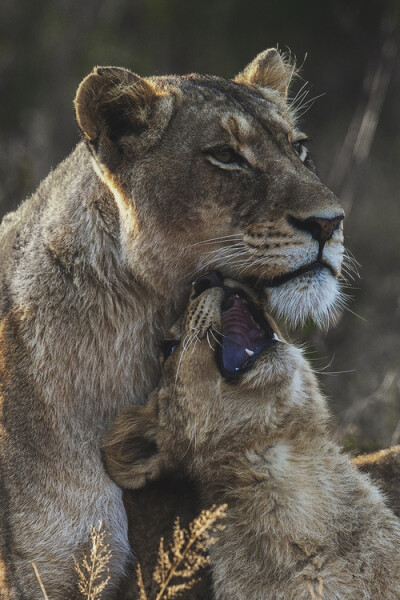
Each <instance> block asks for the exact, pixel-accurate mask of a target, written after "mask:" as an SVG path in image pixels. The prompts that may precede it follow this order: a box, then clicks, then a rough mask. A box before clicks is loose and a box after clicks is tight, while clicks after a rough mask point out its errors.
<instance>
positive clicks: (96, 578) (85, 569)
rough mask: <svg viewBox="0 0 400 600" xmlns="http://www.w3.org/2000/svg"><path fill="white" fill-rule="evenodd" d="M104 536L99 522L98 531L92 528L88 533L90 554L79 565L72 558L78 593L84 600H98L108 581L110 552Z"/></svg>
mask: <svg viewBox="0 0 400 600" xmlns="http://www.w3.org/2000/svg"><path fill="white" fill-rule="evenodd" d="M105 536H106V533H105V531H104V530H103V525H102V523H101V522H100V523H99V526H98V529H96V528H95V527H93V528H92V531H91V533H90V540H91V545H90V554H89V555H88V556H86V555H84V556H83V557H82V560H81V562H80V563H79V562H78V561H77V560H76V559H75V558H74V561H75V571H76V572H77V574H78V587H79V591H80V592H81V594H82V597H83V598H85V600H99V599H100V598H101V594H102V592H103V590H104V588H105V587H106V586H107V584H108V582H109V581H110V575H109V570H108V563H109V562H110V558H111V550H110V549H109V545H108V544H107V543H106V542H105Z"/></svg>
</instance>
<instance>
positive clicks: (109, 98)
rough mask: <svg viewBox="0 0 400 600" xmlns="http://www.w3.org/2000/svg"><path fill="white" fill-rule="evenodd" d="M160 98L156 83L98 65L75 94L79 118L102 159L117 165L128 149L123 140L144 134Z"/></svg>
mask: <svg viewBox="0 0 400 600" xmlns="http://www.w3.org/2000/svg"><path fill="white" fill-rule="evenodd" d="M158 99H159V96H158V94H157V92H156V90H155V88H154V87H153V85H152V84H151V83H150V82H149V81H147V80H146V79H143V78H142V77H139V75H135V73H132V71H129V70H128V69H122V68H119V67H96V68H95V69H94V70H93V72H92V73H91V74H90V75H88V76H87V77H85V79H84V80H83V81H82V83H81V84H80V86H79V88H78V91H77V93H76V97H75V110H76V118H77V122H78V125H79V127H80V129H81V131H82V133H83V134H84V136H85V138H86V140H87V141H88V142H89V144H90V146H91V147H92V149H93V150H94V152H95V154H96V155H97V156H98V158H99V159H100V162H103V163H104V164H106V165H107V166H108V167H109V168H113V166H114V165H113V163H115V162H117V161H118V158H121V156H122V154H123V152H124V150H125V151H126V150H127V146H126V144H125V146H124V144H122V143H119V142H120V141H121V140H123V139H124V138H127V137H128V136H130V138H138V139H140V138H142V137H143V135H142V134H145V133H146V131H147V130H149V129H150V127H151V125H152V123H151V121H152V115H153V113H154V109H155V106H156V104H157V100H158ZM159 121H162V119H159ZM108 163H109V164H108Z"/></svg>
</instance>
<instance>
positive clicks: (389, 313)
mask: <svg viewBox="0 0 400 600" xmlns="http://www.w3.org/2000/svg"><path fill="white" fill-rule="evenodd" d="M399 27H400V4H399V0H397V1H395V2H393V1H392V2H386V1H385V0H362V1H360V0H324V2H321V1H318V2H317V1H316V0H313V1H311V0H302V1H301V2H300V1H299V0H246V2H243V0H209V1H207V0H203V1H202V2H199V1H198V0H85V1H84V2H82V1H80V0H51V1H50V0H35V1H34V2H32V0H2V1H1V3H0V108H1V109H0V218H1V217H2V216H3V214H4V213H6V212H8V211H10V210H13V209H14V208H15V207H16V206H17V205H18V203H19V202H20V201H21V200H22V199H23V198H24V197H25V196H27V195H29V194H30V193H32V192H33V191H34V190H35V188H36V187H37V185H38V183H39V181H40V180H41V179H42V178H43V177H44V176H45V175H46V174H47V173H48V171H49V170H50V169H51V168H54V167H55V166H56V165H57V163H58V162H59V161H60V160H62V159H63V158H64V157H65V156H66V155H67V154H68V153H69V152H70V151H71V150H72V148H73V147H74V145H75V144H76V142H77V141H78V139H79V136H78V132H77V127H76V125H75V120H74V112H73V106H72V100H73V98H74V94H75V90H76V88H77V86H78V84H79V82H80V81H81V79H82V78H83V77H84V76H85V75H86V74H87V73H89V72H90V71H91V69H92V68H93V66H94V65H119V66H125V67H128V68H130V69H132V70H133V71H136V72H137V73H139V74H141V75H162V74H167V73H178V74H183V73H188V72H193V71H196V72H200V73H209V74H215V75H222V76H226V77H231V76H234V75H235V74H236V73H237V72H239V71H240V70H241V69H242V68H243V67H244V66H245V65H246V64H247V63H248V62H249V61H250V60H251V59H252V58H253V57H254V56H255V55H256V54H257V53H258V52H260V51H261V50H264V49H265V48H267V47H270V46H276V45H278V46H279V48H281V49H282V50H284V51H287V50H290V51H291V53H292V55H294V56H296V57H297V62H298V63H299V64H302V65H303V66H302V71H301V78H299V79H298V80H297V81H296V82H295V83H294V87H293V90H292V92H291V96H292V97H294V96H295V95H296V93H298V99H297V100H300V101H301V102H302V103H303V107H302V109H301V112H304V115H303V123H302V126H303V129H305V130H306V132H307V133H308V134H309V135H310V137H311V139H312V142H311V148H310V149H311V152H312V154H313V156H314V158H315V160H316V163H317V168H318V170H319V174H320V176H321V179H322V180H323V181H324V182H325V183H328V185H329V186H330V187H331V188H332V189H333V190H334V191H335V193H336V194H338V195H339V197H340V198H341V200H342V202H343V204H344V207H345V210H346V213H347V216H346V219H345V233H346V241H347V246H348V248H349V251H350V252H351V254H352V256H354V257H355V259H356V260H357V261H358V262H359V266H358V273H359V275H358V276H355V279H354V280H349V288H347V292H348V294H349V295H350V296H351V297H352V299H351V301H350V302H349V310H348V311H344V312H343V314H341V316H340V320H339V322H338V324H337V325H336V326H335V327H332V328H331V329H330V330H329V332H320V331H316V330H315V329H313V328H312V327H311V326H310V327H309V328H308V329H307V330H306V331H305V332H303V333H302V334H298V339H300V340H307V341H308V343H309V356H310V358H311V359H312V360H313V365H314V367H315V369H317V370H318V371H321V377H320V380H321V383H322V386H323V389H324V390H325V392H326V394H327V395H328V397H329V398H330V403H331V406H332V409H333V411H334V412H335V414H336V425H335V426H336V429H337V432H338V436H339V437H340V438H341V439H342V440H343V441H344V442H345V444H346V445H347V446H348V447H349V448H351V449H354V450H373V449H376V448H380V447H384V446H386V445H389V444H390V443H400V168H399V165H400V127H399V126H400V54H399V51H398V50H399ZM305 84H306V85H305ZM303 85H305V87H304V88H303V89H302V86H303ZM306 92H308V94H306ZM314 98H315V102H314V100H313V99H314Z"/></svg>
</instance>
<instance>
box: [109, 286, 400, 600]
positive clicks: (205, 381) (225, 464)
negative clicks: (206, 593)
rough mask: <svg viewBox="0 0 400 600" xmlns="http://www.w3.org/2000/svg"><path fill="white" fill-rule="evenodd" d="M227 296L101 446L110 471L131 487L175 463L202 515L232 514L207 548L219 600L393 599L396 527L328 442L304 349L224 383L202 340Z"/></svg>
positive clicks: (201, 319)
mask: <svg viewBox="0 0 400 600" xmlns="http://www.w3.org/2000/svg"><path fill="white" fill-rule="evenodd" d="M222 296H223V292H222V290H221V289H220V288H213V289H211V290H207V291H205V292H203V294H202V295H201V296H200V297H198V298H196V299H192V300H191V302H190V303H189V306H188V309H187V311H186V313H185V316H184V317H183V321H182V327H181V343H180V346H179V348H178V349H177V350H176V351H175V353H174V354H172V356H170V357H169V358H168V359H167V361H166V362H165V364H164V371H163V375H162V378H161V382H160V384H159V386H158V388H157V389H156V390H155V391H154V392H153V393H152V394H151V395H150V399H149V403H148V405H147V406H146V407H145V408H139V407H131V408H129V409H128V410H126V411H125V412H123V413H122V414H121V415H120V416H119V417H118V418H117V420H116V422H115V423H114V425H113V426H112V427H111V429H110V432H109V433H108V435H107V437H106V441H105V451H106V457H107V466H108V468H109V471H110V473H112V475H113V477H115V479H116V481H118V482H120V483H121V484H122V485H124V486H126V487H128V486H130V487H132V488H137V487H141V486H143V485H144V484H145V482H146V481H149V480H153V479H154V478H157V477H159V476H160V474H163V473H166V472H168V470H170V469H173V468H174V467H176V466H179V467H180V468H183V469H185V470H186V471H187V472H188V473H189V474H190V475H191V476H192V477H194V478H195V479H196V481H197V482H198V484H199V489H201V490H202V496H203V501H204V503H205V504H208V505H210V504H212V503H225V502H226V503H227V504H228V512H227V517H226V520H225V526H226V528H225V530H224V531H223V532H221V533H220V534H219V539H218V541H217V542H216V544H215V545H213V546H212V547H211V550H210V551H211V567H212V576H213V586H214V592H215V598H216V599H217V600H228V599H229V600H235V599H237V600H239V599H240V600H242V599H243V598H247V599H248V600H262V599H265V600H310V598H311V597H312V596H311V593H310V589H311V591H313V592H314V594H315V596H316V597H318V589H320V587H321V585H322V588H323V599H324V600H339V599H340V600H359V599H360V598H363V599H364V600H398V598H399V597H400V521H399V520H398V519H397V518H396V517H395V516H394V514H393V513H392V512H391V511H390V510H389V509H388V508H387V507H386V505H385V502H384V499H383V497H382V496H381V494H380V493H379V491H378V489H377V488H375V487H374V486H373V485H372V484H371V482H370V480H369V479H368V477H366V476H365V475H363V474H361V473H360V472H358V471H357V469H356V468H355V467H354V466H352V464H351V462H350V460H349V458H348V457H347V456H346V455H345V454H343V453H342V451H341V449H340V447H339V446H338V445H337V444H336V443H335V442H334V441H333V438H332V436H331V435H330V433H329V430H328V426H327V423H328V420H329V413H328V410H327V407H326V403H325V399H324V398H323V396H322V395H321V393H320V391H319V389H318V384H317V381H316V379H315V376H314V375H313V373H312V371H311V369H310V367H309V365H308V364H307V362H306V361H305V360H304V358H303V356H302V353H301V351H300V350H299V349H298V348H295V347H294V346H292V345H290V344H289V343H288V342H284V341H280V342H277V343H276V344H275V345H274V346H272V347H271V346H270V347H269V348H267V349H266V350H264V351H263V353H262V354H261V355H260V356H259V357H258V359H257V361H256V362H255V364H254V366H253V367H252V368H251V370H250V371H248V372H247V373H245V374H244V375H242V377H241V379H240V380H239V381H237V382H236V383H232V382H226V381H225V380H224V379H223V378H222V377H221V375H220V373H219V370H218V369H217V366H216V362H215V357H214V351H213V348H212V347H211V346H210V344H209V343H208V342H209V339H210V337H211V336H209V338H208V339H207V332H210V331H214V332H217V330H219V323H220V306H221V300H222ZM265 316H266V318H267V319H268V320H269V321H270V323H272V324H273V322H272V321H271V320H270V317H269V316H268V315H265ZM273 327H274V328H275V325H273ZM193 331H195V332H196V336H195V337H194V338H193V340H192V343H191V344H189V345H185V344H184V340H185V339H187V336H189V335H192V333H193ZM279 336H280V337H281V334H279ZM222 343H223V342H222ZM146 448H147V450H148V451H149V453H150V454H151V456H149V455H146ZM149 448H151V451H150V450H149ZM321 582H322V583H321Z"/></svg>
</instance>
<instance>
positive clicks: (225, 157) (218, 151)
mask: <svg viewBox="0 0 400 600" xmlns="http://www.w3.org/2000/svg"><path fill="white" fill-rule="evenodd" d="M206 154H207V156H208V159H209V160H210V162H212V163H213V164H215V165H217V166H224V165H226V166H227V167H233V168H237V167H238V166H239V167H243V166H246V165H247V161H246V159H245V158H244V157H243V156H241V155H240V154H238V153H237V152H235V150H233V148H230V147H229V146H223V147H222V148H212V149H210V150H207V152H206Z"/></svg>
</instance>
